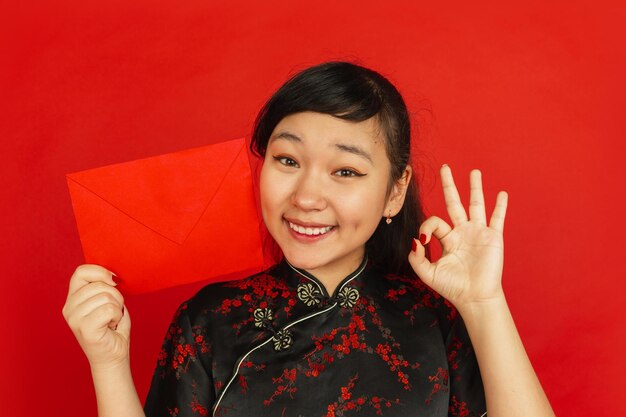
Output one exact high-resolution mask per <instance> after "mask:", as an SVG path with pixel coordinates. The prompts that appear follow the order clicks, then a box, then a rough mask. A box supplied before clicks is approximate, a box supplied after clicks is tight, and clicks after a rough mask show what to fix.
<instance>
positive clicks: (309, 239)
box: [284, 219, 336, 243]
mask: <svg viewBox="0 0 626 417" xmlns="http://www.w3.org/2000/svg"><path fill="white" fill-rule="evenodd" d="M289 221H290V220H287V219H285V221H284V224H285V227H286V228H287V231H288V232H289V235H290V236H291V237H292V238H293V239H294V240H296V241H298V242H301V243H315V242H318V241H320V240H322V239H326V238H327V237H328V236H330V235H332V234H334V232H335V229H336V227H333V228H332V229H330V230H329V231H328V232H326V233H324V234H323V235H306V234H302V233H298V232H296V231H295V230H293V229H292V228H291V227H289ZM291 223H294V224H297V225H298V226H303V227H304V224H302V223H298V222H294V221H292V222H291ZM305 224H306V223H305ZM309 224H316V223H309ZM308 227H328V226H324V225H319V226H308Z"/></svg>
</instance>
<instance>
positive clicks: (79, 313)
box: [68, 293, 124, 328]
mask: <svg viewBox="0 0 626 417" xmlns="http://www.w3.org/2000/svg"><path fill="white" fill-rule="evenodd" d="M107 304H109V305H111V306H114V307H115V308H117V309H118V310H120V311H121V310H122V308H123V306H124V305H123V304H119V303H118V302H117V300H116V299H115V298H113V297H112V296H111V295H110V294H108V293H99V294H96V295H94V296H93V297H91V298H89V299H87V300H85V301H83V302H82V303H80V304H78V305H77V306H76V307H75V308H74V310H72V312H71V314H70V317H69V320H68V323H69V325H70V327H71V328H77V327H81V323H82V322H83V321H84V319H85V317H87V316H89V315H90V314H91V313H93V312H94V311H96V310H97V309H99V308H100V307H102V306H103V305H107Z"/></svg>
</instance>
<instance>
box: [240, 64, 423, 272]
mask: <svg viewBox="0 0 626 417" xmlns="http://www.w3.org/2000/svg"><path fill="white" fill-rule="evenodd" d="M304 111H313V112H318V113H325V114H329V115H332V116H335V117H338V118H341V119H343V120H350V121H354V122H362V121H365V120H368V119H369V118H371V117H376V118H377V121H378V124H379V126H380V127H381V128H382V132H383V135H384V138H385V148H386V152H387V157H388V158H389V161H390V162H391V172H390V180H389V185H388V187H387V196H388V195H389V192H390V191H391V188H392V186H393V184H394V183H395V182H396V181H398V180H399V179H400V178H401V176H402V174H403V172H404V169H405V167H406V166H407V165H409V164H410V160H411V122H410V117H409V113H408V110H407V107H406V104H405V103H404V100H403V98H402V96H401V94H400V92H399V91H398V90H397V89H396V87H395V86H394V85H393V84H392V83H391V82H390V81H389V80H387V79H386V78H385V77H383V76H382V75H381V74H379V73H378V72H376V71H374V70H371V69H368V68H365V67H363V66H360V65H357V64H355V63H351V62H339V61H331V62H324V63H322V64H319V65H315V66H312V67H309V68H306V69H304V70H302V71H300V72H299V73H297V74H295V75H293V76H292V77H291V78H289V79H288V80H287V81H286V82H285V83H284V84H283V85H282V86H281V87H280V88H279V89H278V90H277V91H276V92H275V93H274V94H273V95H272V97H270V99H269V100H268V101H267V102H266V103H265V105H264V106H263V108H262V109H261V110H260V112H259V114H258V115H257V118H256V120H255V123H254V130H253V133H252V140H251V143H250V150H251V151H252V152H253V153H254V154H256V155H257V156H260V157H264V156H265V150H266V149H267V144H268V142H269V138H270V135H271V134H272V132H273V131H274V128H275V127H276V125H277V124H278V123H279V122H280V121H281V120H282V119H283V118H284V117H286V116H288V115H290V114H294V113H299V112H304ZM413 173H414V177H413V180H412V181H410V183H409V185H408V189H407V192H406V198H405V201H404V205H403V206H402V209H401V210H400V212H399V213H398V214H397V215H396V216H394V218H393V221H392V222H391V223H390V224H387V223H386V222H385V219H384V218H381V221H380V223H379V225H378V227H377V228H376V231H375V232H374V234H373V235H372V236H371V237H370V239H369V240H368V241H367V243H366V245H365V252H366V256H367V257H368V260H369V262H371V263H372V264H373V265H374V266H376V267H378V268H380V269H381V270H382V271H384V272H386V273H396V274H411V273H412V272H413V270H412V268H411V266H410V265H409V263H408V259H407V257H408V254H409V251H410V250H411V244H412V242H411V240H412V239H413V237H414V236H415V234H416V233H417V230H418V227H419V225H420V224H421V223H422V221H423V220H424V217H425V216H424V212H423V210H422V207H421V203H420V201H419V194H418V189H417V185H416V183H415V171H413Z"/></svg>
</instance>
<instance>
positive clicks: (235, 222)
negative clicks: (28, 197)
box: [67, 139, 272, 293]
mask: <svg viewBox="0 0 626 417" xmlns="http://www.w3.org/2000/svg"><path fill="white" fill-rule="evenodd" d="M246 148H247V147H246V142H245V140H244V139H237V140H232V141H227V142H222V143H218V144H214V145H209V146H203V147H199V148H194V149H188V150H185V151H181V152H175V153H170V154H165V155H160V156H156V157H152V158H146V159H140V160H136V161H131V162H125V163H120V164H114V165H109V166H105V167H101V168H95V169H90V170H87V171H81V172H76V173H72V174H68V175H67V183H68V187H69V190H70V195H71V198H72V205H73V208H74V214H75V217H76V223H77V225H78V232H79V234H80V240H81V244H82V247H83V252H84V255H85V261H86V263H94V264H99V265H102V266H104V267H105V268H107V269H109V270H111V271H113V272H115V273H116V274H117V275H118V277H119V279H118V282H120V285H119V287H118V288H120V290H122V291H123V292H125V293H138V292H145V291H152V290H157V289H161V288H166V287H171V286H174V285H181V284H187V283H191V282H196V281H200V280H208V281H223V280H225V279H229V278H232V277H234V276H245V275H248V274H251V273H254V272H258V271H260V270H262V269H263V268H265V267H267V266H268V265H269V264H270V263H271V262H272V261H271V259H269V258H268V259H267V260H265V259H264V256H263V250H262V241H263V240H264V238H262V237H263V236H265V233H266V232H264V230H265V228H264V225H263V221H262V218H261V216H260V213H259V211H258V210H259V208H258V205H257V203H256V202H255V194H254V193H255V191H254V186H253V175H252V173H251V166H253V167H254V166H255V164H254V163H252V165H251V162H253V161H250V159H249V157H248V152H247V151H246Z"/></svg>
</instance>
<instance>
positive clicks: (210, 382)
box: [63, 62, 553, 417]
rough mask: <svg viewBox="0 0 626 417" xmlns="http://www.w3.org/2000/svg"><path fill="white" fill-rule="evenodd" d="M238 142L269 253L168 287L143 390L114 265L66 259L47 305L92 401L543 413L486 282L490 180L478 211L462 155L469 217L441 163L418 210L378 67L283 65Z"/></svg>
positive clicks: (212, 408) (238, 409) (495, 290)
mask: <svg viewBox="0 0 626 417" xmlns="http://www.w3.org/2000/svg"><path fill="white" fill-rule="evenodd" d="M252 148H253V151H254V152H255V153H256V154H257V155H259V156H260V157H262V158H263V166H262V169H261V178H260V196H261V207H262V211H263V219H264V221H265V224H266V226H267V229H268V231H269V233H270V234H271V236H272V238H273V240H274V241H275V242H276V243H277V245H278V247H279V248H280V250H281V251H282V255H283V256H282V260H281V261H280V262H278V263H277V264H276V265H275V266H273V267H271V268H270V269H268V270H266V271H264V272H262V273H259V274H256V275H253V276H251V277H247V278H245V279H241V280H238V281H232V282H227V283H217V284H211V285H207V286H206V287H205V288H203V289H202V290H201V291H199V292H198V293H197V294H196V295H195V296H193V297H192V298H191V299H189V300H187V301H186V302H184V303H182V304H181V306H180V307H179V309H178V310H177V312H176V313H175V316H174V320H173V321H172V324H171V325H170V327H169V330H168V332H167V334H166V337H165V340H164V343H163V348H162V350H161V352H160V354H159V358H158V363H157V367H156V371H155V373H154V377H153V381H152V387H151V389H150V392H149V394H148V398H147V400H146V404H145V407H142V405H141V403H140V401H139V399H138V396H137V394H136V392H135V388H134V385H133V381H132V376H131V373H130V366H129V355H128V346H129V334H130V318H129V314H128V312H127V310H125V306H124V302H123V298H122V295H121V294H120V293H119V291H117V290H116V289H115V282H114V280H113V278H112V275H113V273H112V272H110V271H108V270H106V269H105V268H103V267H100V266H97V265H81V266H80V267H78V268H77V270H76V272H75V273H74V275H73V276H72V278H71V280H70V288H69V294H68V299H67V302H66V305H65V307H64V311H63V313H64V316H65V318H66V320H67V322H68V324H69V325H70V327H71V328H72V330H73V331H74V334H75V335H76V338H77V339H78V341H79V343H80V344H81V346H82V348H83V350H84V351H85V354H86V355H87V357H88V359H89V362H90V365H91V370H92V375H93V380H94V385H95V388H96V394H97V400H98V411H99V415H100V417H104V416H107V417H109V416H110V417H113V416H115V417H120V416H143V415H144V411H145V415H147V416H149V417H150V416H178V417H182V416H206V415H214V416H305V417H313V416H340V415H341V416H351V415H358V416H373V415H386V416H484V415H486V412H487V410H489V416H507V417H511V416H552V415H553V412H552V410H551V407H550V405H549V403H548V401H547V399H546V396H545V394H544V392H543V390H542V388H541V385H540V384H539V381H538V380H537V378H536V375H535V373H534V371H533V368H532V366H531V364H530V362H529V360H528V357H527V356H526V353H525V351H524V348H523V345H522V343H521V341H520V338H519V335H518V333H517V331H516V329H515V326H514V323H513V320H512V318H511V314H510V312H509V309H508V307H507V302H506V299H505V296H504V293H503V291H502V285H501V278H502V266H503V238H502V232H503V226H504V217H505V212H506V206H507V194H506V193H505V192H500V193H499V194H498V196H497V199H496V206H495V209H494V211H493V214H492V215H491V217H490V219H489V223H487V218H486V213H485V207H484V199H483V194H482V186H481V183H482V180H481V174H480V171H478V170H473V171H472V172H471V173H470V186H471V197H470V205H469V217H468V214H467V213H466V211H465V209H464V207H463V206H462V204H461V202H460V199H459V195H458V192H457V189H456V187H455V185H454V182H453V178H452V173H451V170H450V168H449V167H448V166H447V165H444V166H442V167H441V181H442V185H443V191H444V197H445V200H446V207H447V210H448V214H449V217H450V219H451V221H452V225H449V224H448V223H446V222H445V221H444V220H442V219H441V218H439V217H435V216H432V217H429V218H427V219H424V215H423V213H422V210H421V208H420V204H419V201H418V193H417V188H416V186H415V181H412V169H411V165H410V124H409V116H408V113H407V109H406V106H405V104H404V101H403V99H402V97H401V95H400V94H399V92H398V91H397V90H396V88H395V87H394V86H393V85H392V84H391V83H390V82H389V81H388V80H387V79H385V78H384V77H383V76H381V75H380V74H378V73H377V72H375V71H372V70H370V69H367V68H364V67H361V66H358V65H355V64H352V63H347V62H328V63H323V64H321V65H317V66H314V67H311V68H308V69H306V70H304V71H302V72H300V73H299V74H296V75H295V76H294V77H292V78H291V79H290V80H288V81H287V82H286V83H285V85H283V86H282V87H281V88H280V89H279V90H278V91H277V92H276V93H275V94H274V95H273V96H272V97H271V98H270V100H269V101H268V102H267V103H266V105H265V106H264V107H263V109H262V110H261V112H260V114H259V116H258V118H257V121H256V124H255V128H254V133H253V140H252ZM416 232H417V236H419V240H418V239H414V238H413V237H414V236H416ZM433 237H435V238H436V239H439V241H440V242H441V244H442V247H443V254H442V257H441V258H440V259H439V260H438V261H437V262H431V261H430V260H429V259H428V258H429V256H427V253H426V249H425V245H427V244H428V243H429V242H430V241H431V239H432V238H433ZM242 256H245V254H242Z"/></svg>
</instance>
